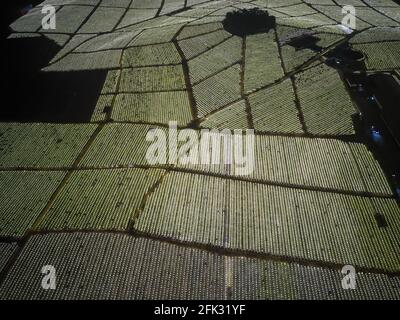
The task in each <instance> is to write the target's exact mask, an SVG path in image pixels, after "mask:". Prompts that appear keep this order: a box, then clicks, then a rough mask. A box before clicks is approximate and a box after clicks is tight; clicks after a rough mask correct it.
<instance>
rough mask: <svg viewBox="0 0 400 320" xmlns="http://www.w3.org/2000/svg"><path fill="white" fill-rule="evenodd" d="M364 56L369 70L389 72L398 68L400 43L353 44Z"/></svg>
mask: <svg viewBox="0 0 400 320" xmlns="http://www.w3.org/2000/svg"><path fill="white" fill-rule="evenodd" d="M353 48H355V49H357V50H359V51H361V52H363V53H364V54H365V55H366V65H367V68H368V69H369V70H391V69H395V68H399V67H400V54H399V52H400V41H394V42H379V43H364V44H354V45H353Z"/></svg>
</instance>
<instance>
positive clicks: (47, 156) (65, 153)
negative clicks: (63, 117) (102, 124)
mask: <svg viewBox="0 0 400 320" xmlns="http://www.w3.org/2000/svg"><path fill="white" fill-rule="evenodd" d="M95 129H96V126H95V125H91V124H87V125H75V124H65V125H64V124H39V123H37V124H35V123H33V124H17V123H1V124H0V148H1V150H2V151H1V154H0V167H1V168H27V167H35V168H44V167H47V168H48V167H50V168H54V167H60V168H62V167H70V166H72V164H73V163H74V161H75V159H76V158H77V157H78V155H79V153H80V152H81V151H82V149H83V147H84V146H85V144H86V142H87V141H88V140H89V138H90V136H91V135H92V134H93V132H94V130H95Z"/></svg>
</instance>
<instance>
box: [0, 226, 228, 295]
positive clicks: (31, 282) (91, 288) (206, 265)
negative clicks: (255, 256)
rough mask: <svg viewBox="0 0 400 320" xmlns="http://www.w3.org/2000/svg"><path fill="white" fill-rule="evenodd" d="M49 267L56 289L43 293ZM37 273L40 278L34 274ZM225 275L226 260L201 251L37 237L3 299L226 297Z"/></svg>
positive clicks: (123, 238) (140, 242)
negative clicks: (43, 273) (44, 275)
mask: <svg viewBox="0 0 400 320" xmlns="http://www.w3.org/2000/svg"><path fill="white" fill-rule="evenodd" d="M105 257H106V259H105ZM27 261H29V263H28V264H27V263H26V262H27ZM49 264H51V265H52V266H54V267H55V270H56V275H57V278H56V286H57V289H56V290H43V288H42V286H41V281H38V279H39V280H40V279H41V278H40V270H41V269H42V267H43V266H45V265H49ZM38 270H39V277H35V276H32V275H33V274H37V273H38ZM224 274H225V273H224V257H223V256H221V255H217V254H214V253H210V252H207V251H203V250H199V249H191V248H185V247H179V246H176V245H172V244H168V243H163V242H159V241H154V240H148V239H143V238H135V237H132V236H129V235H122V234H101V233H69V234H47V235H37V236H34V237H32V238H30V239H29V241H28V243H27V245H26V246H25V247H24V249H23V251H22V252H21V255H20V256H19V258H18V259H17V261H16V263H15V264H14V266H13V268H12V270H11V271H10V273H9V274H8V275H7V277H6V279H5V281H4V282H3V284H2V286H1V288H0V298H1V299H13V298H14V299H45V300H47V299H132V300H133V299H223V298H224V294H225V278H224Z"/></svg>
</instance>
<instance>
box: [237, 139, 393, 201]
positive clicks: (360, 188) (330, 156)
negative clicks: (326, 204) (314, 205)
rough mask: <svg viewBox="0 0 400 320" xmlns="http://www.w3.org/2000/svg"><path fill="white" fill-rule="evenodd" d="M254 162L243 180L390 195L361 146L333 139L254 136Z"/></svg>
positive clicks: (372, 160) (380, 171)
mask: <svg viewBox="0 0 400 320" xmlns="http://www.w3.org/2000/svg"><path fill="white" fill-rule="evenodd" d="M254 163H255V166H254V172H253V174H252V175H250V176H245V178H250V179H252V178H253V179H257V180H261V181H272V182H281V183H287V184H292V185H301V186H310V187H314V188H324V189H331V190H343V191H354V192H369V193H372V194H376V195H388V196H390V195H391V194H392V191H391V188H390V186H389V183H388V182H387V180H386V177H385V175H384V173H383V170H382V169H381V167H380V166H379V163H378V162H377V161H376V160H375V159H374V157H373V155H372V154H371V152H370V151H369V150H368V149H367V148H366V146H365V145H363V144H356V143H346V142H342V141H339V140H334V139H309V138H291V137H273V136H256V139H255V159H254ZM233 174H234V172H233Z"/></svg>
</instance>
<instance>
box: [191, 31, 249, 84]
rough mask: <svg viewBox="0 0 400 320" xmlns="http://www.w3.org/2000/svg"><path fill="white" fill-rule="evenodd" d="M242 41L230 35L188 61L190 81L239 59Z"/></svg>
mask: <svg viewBox="0 0 400 320" xmlns="http://www.w3.org/2000/svg"><path fill="white" fill-rule="evenodd" d="M241 47H242V41H241V39H240V38H239V37H232V38H230V39H228V40H226V41H224V42H223V43H221V44H220V45H218V46H217V47H215V48H213V49H211V50H208V51H206V52H205V53H203V54H202V55H200V56H199V57H196V58H194V59H192V60H190V61H189V72H190V79H191V80H192V83H193V82H194V83H195V82H198V81H201V80H203V79H204V78H206V77H209V76H211V75H213V74H214V73H217V72H218V71H220V70H222V69H223V68H226V67H228V66H229V65H231V64H233V63H235V62H239V61H240V59H241Z"/></svg>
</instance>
